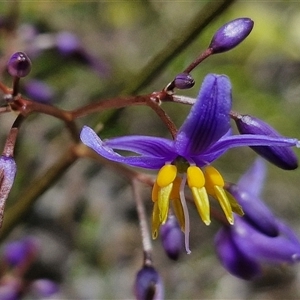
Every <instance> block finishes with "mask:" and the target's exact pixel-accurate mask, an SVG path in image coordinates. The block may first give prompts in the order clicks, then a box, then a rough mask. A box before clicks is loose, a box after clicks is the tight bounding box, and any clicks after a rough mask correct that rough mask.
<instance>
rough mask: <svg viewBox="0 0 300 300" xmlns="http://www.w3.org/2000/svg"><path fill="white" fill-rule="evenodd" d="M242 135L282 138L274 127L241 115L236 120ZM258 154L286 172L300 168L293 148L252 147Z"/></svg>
mask: <svg viewBox="0 0 300 300" xmlns="http://www.w3.org/2000/svg"><path fill="white" fill-rule="evenodd" d="M234 120H235V122H236V125H237V128H238V130H239V132H240V133H241V134H254V135H266V136H270V137H275V138H276V137H278V138H282V135H280V134H279V133H278V132H277V131H276V130H275V129H274V128H273V127H271V126H270V125H269V124H267V123H265V122H264V121H262V120H260V119H258V118H255V117H252V116H250V115H241V116H238V117H236V118H234ZM251 148H252V149H253V150H254V151H255V152H256V153H257V154H259V155H260V156H262V157H263V158H265V159H266V160H268V161H269V162H271V163H272V164H274V165H276V166H277V167H279V168H282V169H285V170H294V169H296V168H297V167H298V159H297V156H296V155H295V153H294V152H293V150H292V149H291V148H288V147H281V146H272V147H269V146H252V147H251Z"/></svg>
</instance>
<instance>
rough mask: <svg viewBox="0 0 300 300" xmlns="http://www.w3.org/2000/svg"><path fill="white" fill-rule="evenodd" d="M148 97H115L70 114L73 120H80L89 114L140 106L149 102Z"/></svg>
mask: <svg viewBox="0 0 300 300" xmlns="http://www.w3.org/2000/svg"><path fill="white" fill-rule="evenodd" d="M149 98H150V95H141V96H129V97H116V98H111V99H108V100H102V101H100V102H96V103H91V104H88V105H85V106H83V107H80V108H77V109H75V110H73V111H71V112H70V114H71V115H72V118H73V119H77V118H81V117H83V116H86V115H89V114H91V113H96V112H101V111H103V110H106V109H113V108H114V109H116V108H121V107H126V106H130V105H142V104H144V105H145V104H146V102H147V101H149Z"/></svg>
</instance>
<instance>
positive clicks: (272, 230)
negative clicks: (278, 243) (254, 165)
mask: <svg viewBox="0 0 300 300" xmlns="http://www.w3.org/2000/svg"><path fill="white" fill-rule="evenodd" d="M250 184H251V183H249V185H250ZM227 190H228V191H229V192H230V194H231V195H232V196H233V197H234V198H235V199H236V200H237V202H238V203H239V204H240V205H241V206H242V207H243V211H244V213H245V215H244V216H243V218H244V219H245V220H247V222H248V223H250V224H251V225H252V226H253V227H254V228H256V229H257V230H258V231H260V232H262V233H263V234H265V235H268V236H273V237H274V236H277V235H278V230H279V229H278V225H277V221H276V217H275V216H274V214H273V213H272V212H271V211H270V209H269V208H268V207H267V206H266V205H265V204H264V202H263V201H262V200H261V199H259V198H258V197H257V196H255V195H254V194H252V193H249V192H247V191H245V190H243V189H240V188H239V187H238V186H236V185H230V186H229V187H228V188H227Z"/></svg>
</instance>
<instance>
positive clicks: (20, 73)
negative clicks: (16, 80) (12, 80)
mask: <svg viewBox="0 0 300 300" xmlns="http://www.w3.org/2000/svg"><path fill="white" fill-rule="evenodd" d="M7 70H8V73H9V74H10V75H11V76H14V77H25V76H27V75H28V74H29V72H30V71H31V61H30V59H29V57H28V56H27V55H26V54H25V53H24V52H16V53H14V54H13V55H12V56H11V57H10V59H9V61H8V63H7Z"/></svg>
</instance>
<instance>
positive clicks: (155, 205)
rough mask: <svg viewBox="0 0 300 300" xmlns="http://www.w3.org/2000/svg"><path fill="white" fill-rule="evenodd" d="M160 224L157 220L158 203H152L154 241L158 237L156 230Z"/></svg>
mask: <svg viewBox="0 0 300 300" xmlns="http://www.w3.org/2000/svg"><path fill="white" fill-rule="evenodd" d="M160 224H161V222H160V220H159V209H158V203H157V202H154V205H153V211H152V238H153V239H156V238H157V236H158V230H159V226H160Z"/></svg>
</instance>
